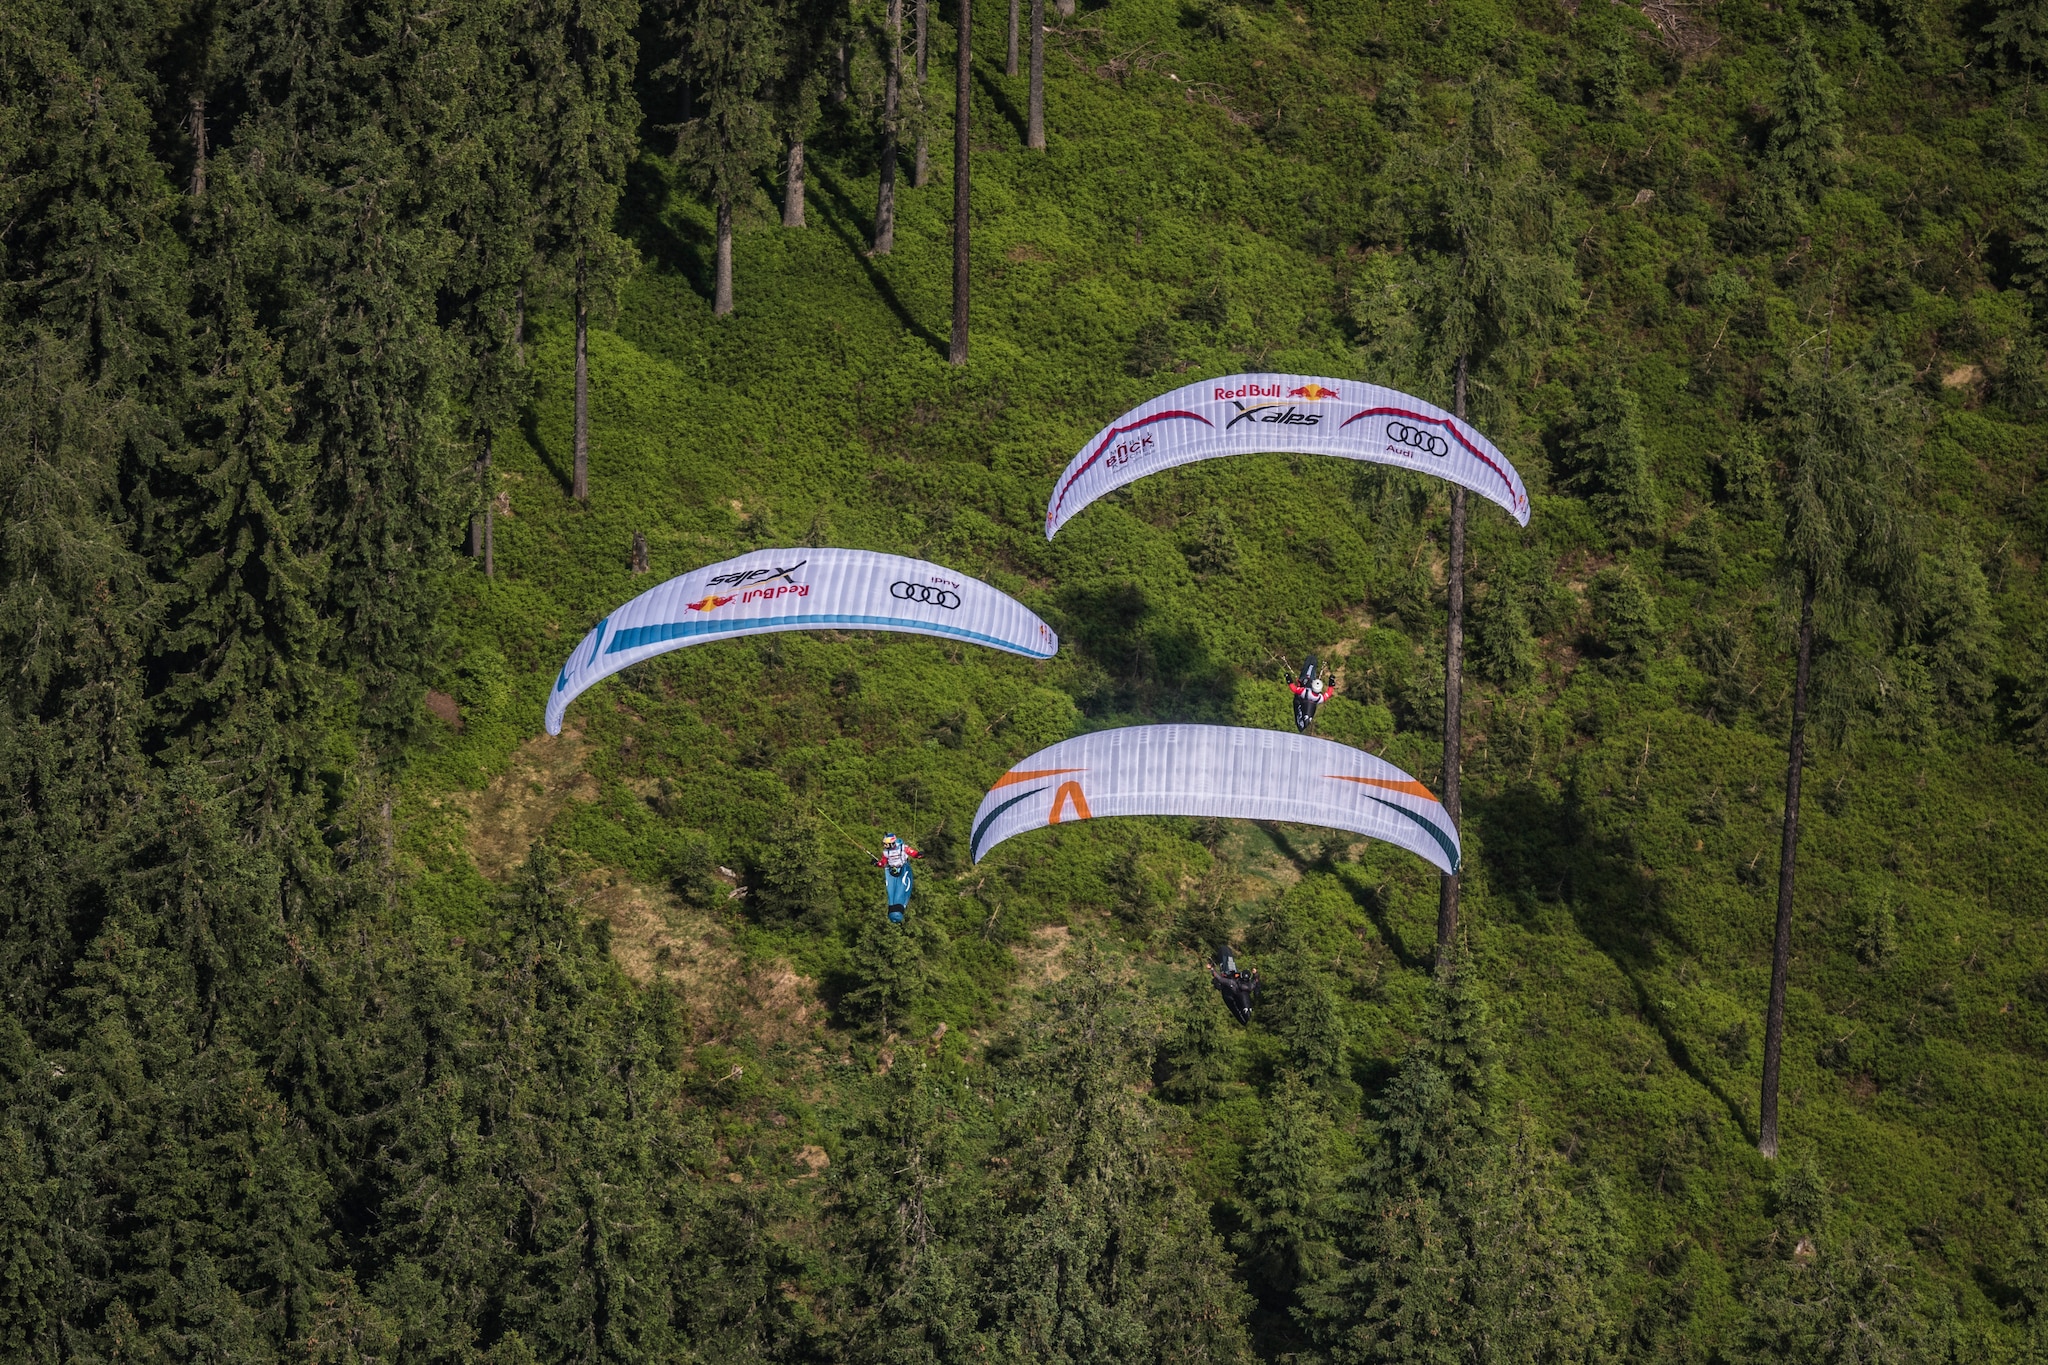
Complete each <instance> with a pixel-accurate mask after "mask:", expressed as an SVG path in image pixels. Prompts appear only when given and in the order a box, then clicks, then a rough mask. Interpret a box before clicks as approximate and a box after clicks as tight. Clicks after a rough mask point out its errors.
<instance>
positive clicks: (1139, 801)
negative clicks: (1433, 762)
mask: <svg viewBox="0 0 2048 1365" xmlns="http://www.w3.org/2000/svg"><path fill="white" fill-rule="evenodd" d="M1108 815H1220V816H1226V817H1235V818H1237V819H1241V820H1291V821H1294V822H1297V823H1299V824H1305V825H1324V826H1327V827H1329V828H1331V829H1342V830H1350V831H1351V832H1352V833H1354V834H1363V835H1366V836H1367V837H1368V838H1373V839H1381V840H1384V841H1385V842H1387V843H1390V844H1398V845H1399V846H1400V847H1402V848H1405V849H1407V850H1408V851H1409V852H1411V853H1414V854H1415V855H1417V856H1418V857H1420V858H1422V859H1423V860H1424V861H1426V862H1428V863H1431V864H1432V865H1434V866H1435V867H1436V868H1438V869H1439V870H1440V871H1444V872H1456V871H1457V870H1458V863H1459V859H1460V856H1461V855H1460V852H1459V844H1458V831H1457V827H1456V826H1455V825H1453V824H1452V823H1451V819H1450V816H1449V814H1448V813H1447V812H1446V811H1445V810H1444V808H1443V805H1442V803H1441V802H1439V801H1438V800H1437V799H1436V797H1435V796H1434V795H1432V794H1431V793H1430V790H1429V788H1427V787H1425V786H1423V785H1422V784H1421V783H1420V782H1417V781H1416V780H1415V779H1414V778H1413V777H1410V776H1409V775H1408V774H1407V773H1404V772H1402V771H1401V770H1400V769H1399V768H1396V767H1395V766H1394V765H1393V764H1391V763H1387V762H1384V761H1382V760H1380V759H1378V758H1375V757H1373V756H1372V755H1371V754H1369V753H1366V752H1364V751H1363V750H1360V749H1353V748H1351V747H1350V746H1349V745H1345V744H1336V743H1333V742H1331V741H1330V740H1327V739H1318V738H1316V737H1315V736H1313V735H1301V734H1291V733H1289V732H1287V731H1285V730H1252V729H1243V728H1239V727H1235V726H1226V725H1133V726H1127V727H1125V728H1123V729H1117V730H1099V731H1097V732H1096V733H1094V734H1092V735H1082V736H1080V737H1079V738H1076V739H1068V740H1062V741H1061V742H1060V743H1058V744H1055V745H1052V746H1051V747H1049V748H1045V749H1040V750H1039V751H1038V752H1037V753H1035V754H1033V755H1031V757H1029V758H1027V759H1024V760H1023V761H1022V762H1020V763H1018V764H1017V766H1016V767H1014V768H1012V769H1010V771H1009V772H1007V773H1004V774H1003V775H1002V776H1001V777H1000V778H998V779H996V784H995V786H994V787H993V788H992V789H991V790H990V791H989V793H988V795H987V796H985V797H983V798H982V801H981V807H980V809H979V810H977V811H976V812H975V814H974V827H973V832H972V834H971V835H970V836H969V840H968V844H969V850H970V852H971V853H972V855H973V858H974V861H975V862H977V863H978V862H980V861H981V860H982V859H983V858H984V857H986V856H987V854H988V851H989V850H990V849H992V848H994V847H995V846H996V845H997V844H1000V843H1001V842H1002V841H1003V840H1005V839H1008V838H1010V837H1011V836H1013V835H1017V834H1022V833H1025V832H1026V831H1028V830H1034V829H1041V828H1043V827H1045V826H1047V825H1057V824H1062V823H1064V822H1066V821H1070V820H1090V819H1097V818H1100V817H1103V816H1108Z"/></svg>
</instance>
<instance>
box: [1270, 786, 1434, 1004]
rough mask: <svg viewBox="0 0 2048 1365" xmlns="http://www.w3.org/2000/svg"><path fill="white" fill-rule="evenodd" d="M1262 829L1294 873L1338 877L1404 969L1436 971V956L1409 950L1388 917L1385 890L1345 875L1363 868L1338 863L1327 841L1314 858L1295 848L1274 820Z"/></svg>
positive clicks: (1339, 883)
mask: <svg viewBox="0 0 2048 1365" xmlns="http://www.w3.org/2000/svg"><path fill="white" fill-rule="evenodd" d="M1258 826H1259V828H1260V829H1262V830H1264V831H1265V833H1266V837H1267V838H1268V839H1271V840H1272V841H1273V846H1274V847H1275V848H1277V849H1279V850H1280V855H1281V856H1282V857H1284V858H1286V859H1287V861H1289V862H1291V863H1293V864H1294V870H1295V871H1297V872H1299V873H1300V874H1301V875H1302V876H1304V877H1306V876H1309V875H1310V874H1311V873H1316V872H1326V873H1328V874H1330V875H1331V876H1333V877H1335V878H1336V879H1337V884H1338V885H1339V886H1342V887H1343V888H1344V893H1345V894H1346V895H1348V896H1350V897H1351V901H1352V904H1354V905H1356V906H1357V907H1358V908H1359V909H1361V910H1363V911H1364V912H1365V917H1366V918H1367V919H1369V920H1371V921H1372V927H1373V928H1374V929H1376V930H1378V931H1379V936H1380V941H1381V942H1382V943H1384V944H1386V945H1387V951H1388V952H1390V953H1392V954H1393V955H1394V960H1395V961H1396V962H1398V963H1400V964H1401V966H1402V967H1403V968H1404V969H1406V970H1408V971H1411V972H1419V971H1429V970H1430V969H1431V968H1432V966H1433V965H1434V964H1433V962H1432V958H1433V956H1434V954H1433V953H1415V952H1410V951H1409V949H1408V945H1407V943H1406V942H1405V941H1404V940H1403V939H1402V937H1401V931H1400V930H1399V929H1398V928H1397V927H1395V925H1394V923H1393V921H1392V920H1391V919H1390V918H1388V915H1387V910H1388V900H1387V897H1386V896H1385V895H1384V894H1383V893H1382V892H1381V890H1380V889H1379V888H1377V887H1372V886H1360V885H1359V884H1358V882H1357V881H1356V880H1355V879H1354V878H1352V877H1347V876H1345V875H1344V870H1345V868H1347V867H1349V868H1351V870H1352V871H1354V872H1357V871H1359V870H1360V869H1359V868H1358V867H1357V865H1356V864H1352V863H1339V862H1338V861H1336V859H1335V858H1333V857H1332V856H1331V848H1332V847H1333V843H1332V842H1331V841H1325V842H1324V843H1323V845H1322V847H1321V850H1320V851H1319V852H1318V853H1317V854H1316V855H1315V856H1314V857H1310V856H1308V855H1307V854H1305V853H1303V852H1301V851H1300V850H1299V849H1298V848H1296V847H1295V844H1294V840H1293V839H1292V838H1291V837H1290V836H1289V835H1288V833H1287V827H1286V826H1285V825H1277V824H1274V823H1273V822H1272V821H1270V820H1261V821H1259V822H1258Z"/></svg>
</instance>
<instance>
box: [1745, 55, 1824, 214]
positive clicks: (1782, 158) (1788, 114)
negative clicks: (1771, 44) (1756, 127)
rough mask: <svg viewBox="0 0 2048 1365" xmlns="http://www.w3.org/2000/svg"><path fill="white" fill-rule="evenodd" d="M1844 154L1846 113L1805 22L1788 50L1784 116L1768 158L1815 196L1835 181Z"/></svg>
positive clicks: (1769, 142) (1771, 141) (1781, 97)
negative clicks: (1831, 86)
mask: <svg viewBox="0 0 2048 1365" xmlns="http://www.w3.org/2000/svg"><path fill="white" fill-rule="evenodd" d="M1841 155H1842V114H1841V110H1840V108H1839V107H1838V106H1837V105H1836V103H1835V97H1834V95H1833V93H1832V92H1831V91H1830V90H1829V89H1828V83H1827V77H1826V76H1825V75H1824V74H1823V73H1822V71H1821V69H1820V60H1819V59H1818V58H1817V57H1815V56H1814V52H1813V40H1812V38H1811V37H1810V36H1808V34H1807V32H1806V30H1805V29H1804V28H1802V29H1800V30H1799V33H1798V35H1797V37H1795V38H1794V39H1793V43H1792V50H1791V52H1789V53H1788V54H1786V65H1785V82H1784V84H1783V85H1782V86H1781V87H1780V88H1779V91H1778V118H1777V122H1776V123H1775V124H1774V125H1773V126H1772V128H1771V132H1770V136H1769V137H1768V139H1767V140H1766V141H1765V144H1764V157H1765V160H1766V162H1767V163H1768V164H1769V165H1770V166H1771V167H1772V168H1773V169H1774V170H1776V171H1777V172H1778V173H1780V174H1782V175H1783V176H1784V177H1785V178H1786V179H1787V180H1788V181H1790V183H1791V184H1792V185H1794V186H1795V187H1796V188H1797V189H1798V191H1799V193H1800V194H1802V195H1804V196H1805V197H1806V198H1807V199H1808V200H1809V201H1811V200H1814V199H1818V198H1819V197H1820V193H1821V191H1822V190H1824V189H1826V188H1827V187H1828V186H1829V185H1831V184H1833V183H1834V179H1835V176H1836V165H1837V163H1838V162H1839V161H1840V159H1841Z"/></svg>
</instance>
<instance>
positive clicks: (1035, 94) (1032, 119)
mask: <svg viewBox="0 0 2048 1365" xmlns="http://www.w3.org/2000/svg"><path fill="white" fill-rule="evenodd" d="M1025 107H1026V109H1027V111H1028V112H1027V113H1026V115H1025V120H1024V145H1025V146H1026V147H1027V148H1029V149H1030V150H1032V151H1034V152H1042V151H1044V150H1045V0H1031V75H1030V87H1029V90H1028V92H1027V94H1026V97H1025Z"/></svg>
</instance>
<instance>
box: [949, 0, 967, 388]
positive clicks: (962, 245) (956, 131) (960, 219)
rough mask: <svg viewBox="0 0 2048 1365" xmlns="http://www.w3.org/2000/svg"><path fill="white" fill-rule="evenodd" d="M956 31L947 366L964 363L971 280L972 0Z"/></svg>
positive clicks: (963, 0)
mask: <svg viewBox="0 0 2048 1365" xmlns="http://www.w3.org/2000/svg"><path fill="white" fill-rule="evenodd" d="M959 4H960V13H959V19H958V27H957V28H956V30H955V33H954V49H955V55H956V57H957V59H958V60H957V62H956V64H955V68H956V70H955V74H956V77H957V79H956V80H955V82H954V89H953V336H952V341H951V344H950V345H949V346H948V347H947V349H946V360H947V361H948V362H949V363H950V364H954V365H965V364H966V363H967V294H968V284H969V282H970V280H971V278H972V275H971V271H970V269H969V266H968V257H967V234H968V223H969V218H970V216H971V214H972V203H973V192H974V182H973V179H972V178H971V177H970V176H969V175H968V164H969V161H970V158H971V155H972V153H973V150H974V139H973V129H972V124H973V118H972V113H973V102H974V100H973V96H974V90H973V85H972V74H973V73H972V66H973V60H974V0H959Z"/></svg>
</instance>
